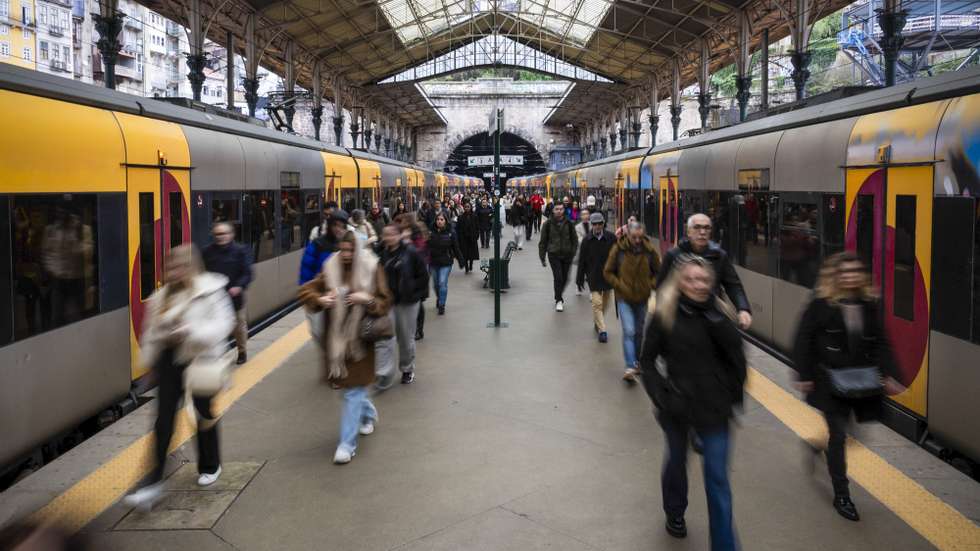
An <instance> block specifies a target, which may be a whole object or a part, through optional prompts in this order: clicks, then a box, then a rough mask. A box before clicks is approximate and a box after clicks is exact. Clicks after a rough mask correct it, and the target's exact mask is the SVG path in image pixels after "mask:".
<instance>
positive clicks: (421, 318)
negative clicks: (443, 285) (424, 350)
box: [415, 304, 425, 341]
mask: <svg viewBox="0 0 980 551" xmlns="http://www.w3.org/2000/svg"><path fill="white" fill-rule="evenodd" d="M424 329H425V304H419V315H418V317H417V318H415V340H417V341H420V340H422V339H424V338H425V330H424Z"/></svg>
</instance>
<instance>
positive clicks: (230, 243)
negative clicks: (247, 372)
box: [201, 222, 252, 365]
mask: <svg viewBox="0 0 980 551" xmlns="http://www.w3.org/2000/svg"><path fill="white" fill-rule="evenodd" d="M211 235H212V236H213V237H214V240H213V241H212V242H211V244H210V245H208V246H207V247H205V248H204V252H203V253H202V255H201V256H202V257H203V258H204V269H205V270H206V271H208V272H214V273H216V274H221V275H223V276H225V277H226V278H228V283H226V284H225V289H226V290H227V291H228V296H229V297H231V303H232V306H234V308H235V329H234V331H233V333H234V337H235V345H236V346H237V347H238V360H237V363H238V364H239V365H241V364H243V363H245V362H246V361H247V360H248V354H247V350H246V344H247V343H248V318H247V316H246V312H245V291H247V290H248V285H249V283H251V282H252V255H251V254H250V251H249V248H248V247H247V246H245V245H242V244H240V243H237V242H236V241H235V228H234V226H232V225H231V224H228V223H227V222H218V223H217V224H215V225H214V227H212V228H211Z"/></svg>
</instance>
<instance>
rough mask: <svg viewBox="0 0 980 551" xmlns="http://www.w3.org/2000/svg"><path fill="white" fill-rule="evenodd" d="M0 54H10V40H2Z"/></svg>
mask: <svg viewBox="0 0 980 551" xmlns="http://www.w3.org/2000/svg"><path fill="white" fill-rule="evenodd" d="M0 56H2V57H9V56H10V42H4V41H0Z"/></svg>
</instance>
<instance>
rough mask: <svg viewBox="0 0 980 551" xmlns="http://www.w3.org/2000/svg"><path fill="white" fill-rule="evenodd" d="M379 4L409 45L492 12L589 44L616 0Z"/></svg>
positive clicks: (396, 0)
mask: <svg viewBox="0 0 980 551" xmlns="http://www.w3.org/2000/svg"><path fill="white" fill-rule="evenodd" d="M378 5H379V6H380V7H381V11H383V12H384V14H385V17H387V18H388V22H389V23H390V24H391V26H392V28H394V29H395V32H396V33H397V34H398V37H399V38H400V39H401V41H402V43H403V44H405V45H406V46H407V45H410V44H412V43H414V42H417V41H419V40H423V39H425V38H427V37H429V36H432V35H434V34H437V33H439V32H441V31H444V30H446V29H449V28H452V27H454V26H456V25H458V24H460V23H463V22H465V21H467V20H469V19H472V18H474V17H477V16H479V15H482V14H485V13H492V12H497V13H503V14H508V15H512V16H514V17H517V18H519V19H522V20H524V21H526V22H528V23H531V24H532V25H535V26H537V27H539V28H542V29H545V30H547V31H549V32H551V33H553V34H555V35H557V36H559V37H562V38H563V39H564V40H567V41H569V42H572V43H575V44H577V45H579V46H585V44H586V43H587V42H588V41H589V39H590V38H591V37H592V34H593V33H595V30H596V27H598V26H599V24H600V23H601V22H602V19H603V18H604V17H605V16H606V13H607V12H608V11H609V8H610V7H611V6H612V0H379V1H378Z"/></svg>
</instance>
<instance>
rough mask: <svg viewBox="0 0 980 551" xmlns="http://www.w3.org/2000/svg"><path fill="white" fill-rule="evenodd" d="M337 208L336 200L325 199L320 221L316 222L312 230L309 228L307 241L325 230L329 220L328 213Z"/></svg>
mask: <svg viewBox="0 0 980 551" xmlns="http://www.w3.org/2000/svg"><path fill="white" fill-rule="evenodd" d="M338 208H339V207H338V206H337V202H336V201H327V202H326V203H324V205H323V213H322V215H321V217H320V223H319V224H317V225H316V226H315V227H314V228H313V229H312V230H310V237H309V239H308V240H307V241H308V242H309V241H313V240H314V239H316V238H317V237H320V236H321V235H323V234H325V233H326V232H327V225H328V224H329V222H330V215H332V214H333V212H334V211H335V210H337V209H338Z"/></svg>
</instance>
